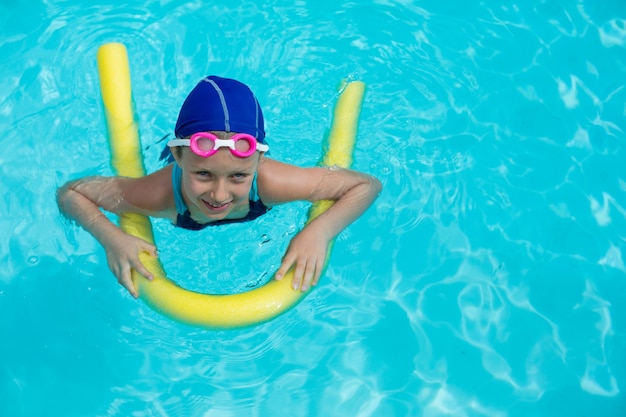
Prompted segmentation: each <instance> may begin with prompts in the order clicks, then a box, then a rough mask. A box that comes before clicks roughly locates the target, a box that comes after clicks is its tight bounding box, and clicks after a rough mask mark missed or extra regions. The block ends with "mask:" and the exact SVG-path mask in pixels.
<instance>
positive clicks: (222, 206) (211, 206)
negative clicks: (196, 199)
mask: <svg viewBox="0 0 626 417" xmlns="http://www.w3.org/2000/svg"><path fill="white" fill-rule="evenodd" d="M202 202H203V203H204V205H205V206H206V207H207V208H208V209H209V210H211V211H224V210H226V208H227V207H228V206H229V205H230V202H226V203H222V204H214V203H209V202H208V201H206V200H202Z"/></svg>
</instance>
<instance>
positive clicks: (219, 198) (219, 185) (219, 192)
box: [211, 180, 228, 204]
mask: <svg viewBox="0 0 626 417" xmlns="http://www.w3.org/2000/svg"><path fill="white" fill-rule="evenodd" d="M211 198H212V199H213V201H214V202H215V203H218V204H219V203H224V202H225V201H226V200H228V186H227V185H226V181H224V180H219V181H216V182H215V187H214V188H213V190H211Z"/></svg>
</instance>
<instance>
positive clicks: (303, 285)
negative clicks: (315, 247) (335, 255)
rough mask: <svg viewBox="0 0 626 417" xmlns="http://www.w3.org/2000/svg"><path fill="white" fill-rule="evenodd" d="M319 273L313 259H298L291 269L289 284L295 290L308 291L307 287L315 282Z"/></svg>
mask: <svg viewBox="0 0 626 417" xmlns="http://www.w3.org/2000/svg"><path fill="white" fill-rule="evenodd" d="M320 273H321V271H320V269H319V268H318V266H317V262H316V261H315V259H309V260H306V259H303V260H299V261H298V262H297V263H296V266H295V268H294V270H293V279H292V280H291V286H292V287H293V289H294V290H296V291H298V290H300V291H303V292H304V291H308V290H309V288H311V287H312V286H314V285H316V284H317V282H318V281H319V275H320Z"/></svg>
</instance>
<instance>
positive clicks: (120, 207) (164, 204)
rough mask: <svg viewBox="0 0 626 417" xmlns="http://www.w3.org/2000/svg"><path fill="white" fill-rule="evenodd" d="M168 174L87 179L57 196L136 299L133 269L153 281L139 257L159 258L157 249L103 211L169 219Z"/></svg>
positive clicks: (68, 185) (66, 186) (63, 209)
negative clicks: (91, 236) (117, 224)
mask: <svg viewBox="0 0 626 417" xmlns="http://www.w3.org/2000/svg"><path fill="white" fill-rule="evenodd" d="M166 170H167V168H164V169H163V170H161V171H158V172H156V173H154V174H152V175H150V176H147V177H142V178H137V179H132V178H122V177H87V178H83V179H79V180H76V181H72V182H69V183H67V184H65V185H64V186H63V187H61V188H60V189H59V190H58V192H57V203H58V205H59V208H60V210H61V212H62V213H63V214H64V215H65V216H66V217H68V218H69V219H71V220H74V221H75V222H76V223H78V224H79V225H80V226H82V227H83V228H84V229H85V230H87V231H88V232H89V233H90V234H91V235H93V236H94V237H95V238H96V239H97V240H98V242H100V244H101V245H102V246H103V247H104V249H105V251H106V254H107V261H108V265H109V268H110V269H111V271H112V272H113V274H115V276H116V277H117V280H118V282H119V283H120V284H121V285H122V286H123V287H124V288H126V289H127V290H128V292H130V294H131V295H132V296H133V297H137V296H138V294H137V291H136V289H135V287H134V285H133V283H132V280H131V268H135V269H136V270H137V271H138V272H139V273H140V274H142V275H144V276H145V277H146V278H148V279H152V275H151V274H150V272H149V271H148V270H147V269H146V268H145V267H144V266H143V264H142V263H141V262H140V261H139V253H141V252H147V253H148V254H150V255H151V256H157V255H156V247H155V246H154V245H152V244H150V243H148V242H146V241H144V240H142V239H139V238H137V237H134V236H131V235H129V234H127V233H125V232H124V231H123V230H121V229H120V228H119V227H117V226H116V225H115V224H114V223H112V222H111V221H110V220H109V219H108V218H107V216H105V214H104V213H103V212H102V211H101V210H100V209H101V208H102V209H104V210H107V211H110V212H113V213H117V214H120V213H125V212H135V213H141V214H144V215H153V216H159V217H168V215H167V213H168V205H169V199H168V197H167V188H168V182H167V181H165V179H166V178H167V175H166V174H167V173H163V172H162V171H166ZM168 171H169V172H171V170H168ZM164 181H165V182H164ZM169 184H171V180H170V181H169ZM163 188H165V190H164V189H163ZM151 190H152V192H150V191H151ZM154 190H156V192H155V191H154Z"/></svg>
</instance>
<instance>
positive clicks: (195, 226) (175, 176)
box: [172, 164, 271, 230]
mask: <svg viewBox="0 0 626 417" xmlns="http://www.w3.org/2000/svg"><path fill="white" fill-rule="evenodd" d="M182 174H183V172H182V170H181V169H180V167H179V166H178V164H174V166H173V168H172V186H173V188H174V201H175V202H176V212H177V213H178V215H177V216H176V223H175V224H174V225H175V226H176V227H181V228H183V229H188V230H202V229H204V228H205V227H207V226H217V225H221V224H228V223H241V222H248V221H250V220H254V219H256V218H257V217H259V216H261V215H263V214H265V213H267V211H268V210H269V209H270V208H271V207H266V206H265V204H263V202H262V201H261V199H260V198H259V194H258V192H257V185H256V174H255V175H254V180H252V188H251V189H250V197H249V198H250V211H248V214H247V215H246V217H242V218H240V219H223V220H217V221H214V222H210V223H198V222H197V221H195V220H194V219H192V218H191V213H189V208H187V204H185V200H183V192H182V189H181V181H182Z"/></svg>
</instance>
